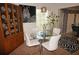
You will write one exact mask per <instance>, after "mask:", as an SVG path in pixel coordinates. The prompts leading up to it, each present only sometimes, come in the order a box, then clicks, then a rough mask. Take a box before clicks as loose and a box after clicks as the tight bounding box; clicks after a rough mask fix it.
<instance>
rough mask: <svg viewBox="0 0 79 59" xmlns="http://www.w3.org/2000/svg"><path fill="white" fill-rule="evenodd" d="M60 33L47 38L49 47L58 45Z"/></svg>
mask: <svg viewBox="0 0 79 59" xmlns="http://www.w3.org/2000/svg"><path fill="white" fill-rule="evenodd" d="M60 37H61V35H56V36H52V37H51V38H50V40H49V48H50V49H53V48H57V47H58V41H59V39H60Z"/></svg>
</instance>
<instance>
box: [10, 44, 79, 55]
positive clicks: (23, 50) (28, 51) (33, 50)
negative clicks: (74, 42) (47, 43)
mask: <svg viewBox="0 0 79 59" xmlns="http://www.w3.org/2000/svg"><path fill="white" fill-rule="evenodd" d="M73 54H74V55H79V50H78V51H76V52H75V53H73ZM10 55H40V46H39V45H38V46H34V47H27V46H26V44H25V43H23V44H22V45H21V46H19V47H18V48H16V49H15V50H14V51H13V52H11V53H10ZM42 55H70V53H69V52H68V51H66V50H64V49H63V48H58V49H57V50H55V51H52V52H49V51H47V50H46V49H45V48H43V51H42Z"/></svg>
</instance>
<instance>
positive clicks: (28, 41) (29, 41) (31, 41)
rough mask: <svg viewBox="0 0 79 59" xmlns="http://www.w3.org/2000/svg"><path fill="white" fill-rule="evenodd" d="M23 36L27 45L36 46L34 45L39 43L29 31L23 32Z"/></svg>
mask: <svg viewBox="0 0 79 59" xmlns="http://www.w3.org/2000/svg"><path fill="white" fill-rule="evenodd" d="M25 38H26V45H27V46H36V45H39V44H40V42H39V41H38V39H33V38H32V37H31V36H30V33H25Z"/></svg>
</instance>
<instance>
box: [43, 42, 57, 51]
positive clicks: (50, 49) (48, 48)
mask: <svg viewBox="0 0 79 59" xmlns="http://www.w3.org/2000/svg"><path fill="white" fill-rule="evenodd" d="M42 46H43V47H44V48H46V49H47V50H48V51H54V50H56V49H57V48H53V49H52V47H53V46H52V47H49V42H45V43H42Z"/></svg>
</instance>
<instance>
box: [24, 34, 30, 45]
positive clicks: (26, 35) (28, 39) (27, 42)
mask: <svg viewBox="0 0 79 59" xmlns="http://www.w3.org/2000/svg"><path fill="white" fill-rule="evenodd" d="M25 38H26V44H30V35H29V34H27V33H25Z"/></svg>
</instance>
